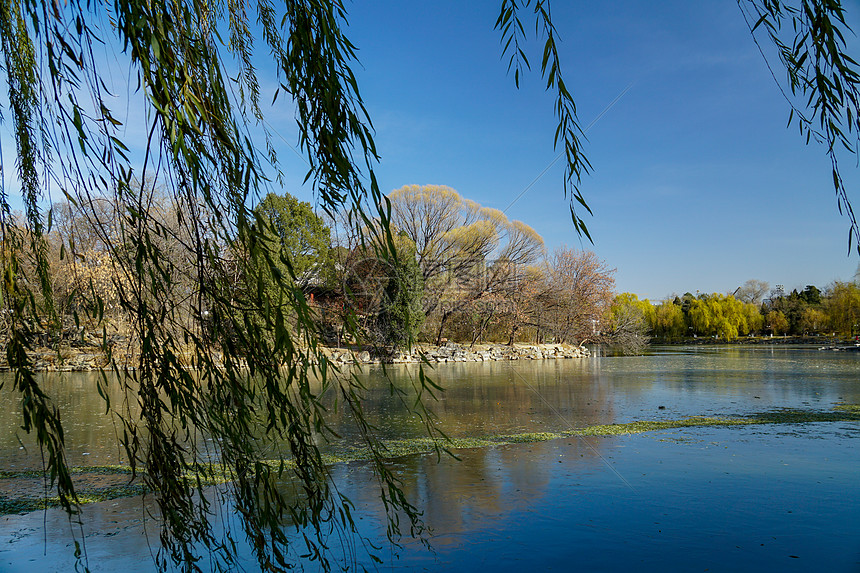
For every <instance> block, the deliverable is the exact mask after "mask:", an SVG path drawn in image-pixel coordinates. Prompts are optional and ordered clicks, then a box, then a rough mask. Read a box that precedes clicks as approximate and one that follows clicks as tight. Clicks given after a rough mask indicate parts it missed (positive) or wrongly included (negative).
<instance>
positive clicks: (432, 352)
mask: <svg viewBox="0 0 860 573" xmlns="http://www.w3.org/2000/svg"><path fill="white" fill-rule="evenodd" d="M323 352H324V353H325V354H326V356H327V357H328V358H329V360H331V361H332V362H333V363H334V364H336V365H350V364H415V363H418V362H421V360H422V354H423V358H424V360H426V361H428V362H431V363H443V362H492V361H503V360H550V359H563V358H585V357H587V356H590V354H591V353H590V352H589V350H588V349H587V348H585V347H581V346H573V345H569V344H514V345H513V346H508V345H506V344H476V345H474V346H471V347H470V346H467V345H460V344H457V343H454V342H448V343H446V344H443V345H442V346H429V345H419V346H417V347H416V348H414V349H413V350H412V351H411V352H393V353H392V352H391V351H390V350H387V349H367V348H323ZM30 357H31V358H32V359H33V367H34V370H36V371H40V372H91V371H96V370H102V369H104V368H107V367H109V365H108V360H107V357H106V356H105V354H104V352H102V351H101V349H100V348H98V347H96V346H83V347H74V348H63V349H61V350H60V351H59V352H58V351H57V350H55V349H50V348H46V347H43V348H37V349H35V350H34V351H32V352H31V353H30ZM115 358H117V356H116V353H115ZM122 358H130V359H131V360H129V361H128V362H129V363H130V364H133V363H134V361H133V353H128V354H126V355H124V356H123V357H122ZM118 362H119V363H120V364H121V363H122V362H123V360H122V359H120V360H118ZM0 371H6V372H8V371H9V365H8V363H7V362H6V357H5V353H4V355H2V358H0Z"/></svg>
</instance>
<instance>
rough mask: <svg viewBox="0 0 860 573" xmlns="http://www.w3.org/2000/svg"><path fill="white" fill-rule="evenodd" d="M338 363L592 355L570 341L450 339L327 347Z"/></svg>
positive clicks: (551, 357)
mask: <svg viewBox="0 0 860 573" xmlns="http://www.w3.org/2000/svg"><path fill="white" fill-rule="evenodd" d="M326 353H327V354H328V357H329V359H330V360H331V361H332V362H334V363H335V364H381V363H386V364H411V363H417V362H420V361H421V359H422V358H421V355H422V353H423V356H424V359H426V360H427V361H428V362H491V361H499V360H546V359H559V358H584V357H586V356H589V355H590V352H589V350H588V349H587V348H585V347H582V346H571V345H569V344H515V345H513V346H508V345H502V344H476V345H475V346H472V347H469V346H463V345H460V344H456V343H454V342H448V343H446V344H444V345H442V346H420V347H418V348H416V349H415V350H414V351H413V352H408V353H407V352H398V353H395V354H388V355H380V353H374V352H372V351H370V350H362V351H355V350H351V349H346V350H339V349H334V348H330V349H327V351H326Z"/></svg>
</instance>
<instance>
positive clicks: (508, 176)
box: [350, 0, 860, 298]
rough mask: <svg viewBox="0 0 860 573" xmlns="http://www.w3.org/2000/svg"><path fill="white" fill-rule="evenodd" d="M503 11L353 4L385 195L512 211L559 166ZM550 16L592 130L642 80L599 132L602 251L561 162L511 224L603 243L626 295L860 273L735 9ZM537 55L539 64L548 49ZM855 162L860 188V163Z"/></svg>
mask: <svg viewBox="0 0 860 573" xmlns="http://www.w3.org/2000/svg"><path fill="white" fill-rule="evenodd" d="M498 5H499V2H498V1H494V0H490V1H479V2H456V1H450V2H448V1H442V2H433V3H412V2H387V1H386V2H382V1H380V2H371V3H355V4H354V5H352V6H351V13H350V34H351V39H352V40H353V41H354V43H355V44H356V45H357V46H358V47H359V49H360V51H359V59H360V62H361V67H360V68H359V81H360V84H361V89H362V93H363V96H364V99H365V102H366V104H367V107H368V109H369V111H370V114H371V116H372V118H373V121H374V125H375V127H376V130H377V136H376V138H377V139H376V140H377V144H378V145H379V148H380V153H381V155H382V160H381V163H380V166H379V170H378V176H379V178H380V183H381V185H382V188H383V190H386V191H387V190H391V189H395V188H398V187H400V186H402V185H405V184H412V183H415V184H444V185H448V186H450V187H453V188H455V189H457V190H458V191H459V192H460V193H461V194H462V195H464V196H466V197H469V198H471V199H474V200H476V201H478V202H480V203H481V204H484V205H489V206H492V207H496V208H500V209H505V208H506V207H507V206H508V205H509V204H510V203H511V201H512V200H513V199H514V198H515V197H516V196H517V195H519V194H520V193H521V192H522V190H523V189H524V188H525V187H527V186H528V185H529V183H530V182H531V181H532V180H533V179H534V178H535V177H537V176H538V175H539V174H540V173H541V172H542V171H543V170H544V169H545V168H546V167H547V165H549V164H550V163H551V162H552V160H553V159H554V158H555V156H556V153H555V152H554V151H553V148H552V136H553V133H554V129H555V118H554V116H553V107H552V106H553V98H552V96H551V94H548V93H546V92H545V91H544V90H543V81H542V80H541V78H540V77H539V73H538V70H537V69H535V70H533V71H532V73H530V74H528V75H527V76H526V77H525V78H524V79H523V81H522V82H521V89H520V90H516V89H515V87H514V85H513V78H512V77H510V76H508V75H507V74H506V62H505V61H503V60H502V59H501V57H500V54H501V45H500V42H499V35H498V33H497V32H495V31H494V30H493V24H494V22H495V18H496V16H497V11H498ZM858 12H860V11H855V13H854V14H851V15H849V18H850V20H849V21H850V22H851V23H854V24H855V26H854V27H855V28H860V26H857V25H856V24H857V23H858ZM553 15H554V18H555V23H556V26H557V28H558V31H559V36H560V40H561V45H560V47H561V58H562V65H563V71H564V74H565V78H566V81H567V83H568V86H569V88H570V89H571V91H572V92H573V94H574V97H575V98H576V100H577V104H578V111H579V117H580V120H581V122H582V124H583V125H588V124H589V123H590V122H591V121H592V120H593V119H594V118H595V117H597V116H598V115H599V114H600V113H601V111H602V110H603V109H604V108H605V107H606V106H607V105H608V104H609V103H610V102H612V100H613V99H615V98H616V97H617V96H618V95H619V94H620V93H622V92H623V91H624V90H625V88H627V87H628V86H630V85H631V84H632V86H631V87H630V89H629V91H627V93H626V94H625V95H624V96H623V97H622V98H621V99H620V100H619V101H618V102H617V103H616V104H615V105H614V106H613V107H612V108H611V109H610V110H609V111H608V112H607V113H606V114H605V115H604V116H603V117H602V118H601V119H600V120H599V121H598V122H597V123H596V124H595V125H594V126H593V127H592V128H591V130H589V132H588V134H587V138H588V141H587V143H586V147H585V151H586V154H587V156H588V158H589V159H590V161H591V163H592V165H593V167H594V169H593V172H592V173H591V174H590V175H588V176H586V177H585V178H584V180H583V183H582V189H583V193H584V195H585V197H586V199H587V200H588V201H589V204H590V206H591V207H592V209H593V210H594V217H590V218H589V221H588V223H589V228H590V230H591V233H592V236H593V238H594V245H593V246H592V245H588V243H587V242H582V241H580V239H579V238H578V237H577V235H576V234H575V232H574V230H573V227H572V225H571V222H570V218H569V212H568V209H567V200H566V199H565V197H564V195H563V189H562V174H563V166H562V164H561V162H559V163H557V164H556V165H555V166H554V167H553V168H552V169H550V170H549V172H547V173H546V174H545V175H544V176H543V177H542V178H541V179H540V180H539V181H538V182H537V183H536V184H535V185H534V186H533V187H532V188H531V189H530V190H529V191H528V192H527V193H526V194H525V195H524V196H523V197H522V198H521V199H520V200H519V201H517V202H516V203H515V204H514V205H513V206H512V207H511V208H510V209H509V211H508V215H509V216H510V217H511V218H515V219H520V220H522V221H524V222H526V223H528V224H530V225H531V226H533V227H534V228H535V229H536V230H537V231H538V232H539V233H540V234H541V235H542V236H543V237H544V239H545V240H546V243H547V246H548V247H549V248H554V247H555V246H558V245H561V244H567V245H570V246H577V247H578V246H580V245H582V246H583V247H585V248H590V249H593V250H594V251H595V252H596V253H597V254H598V255H599V256H600V257H601V258H603V259H604V260H606V261H607V263H608V264H609V265H611V266H613V267H616V268H617V276H616V278H617V286H618V288H619V290H620V291H631V292H635V293H638V294H640V295H641V296H647V297H650V298H662V297H664V296H666V295H667V294H669V293H672V292H678V293H683V292H685V291H692V292H696V290H700V291H707V292H713V291H715V292H726V291H732V290H734V289H735V288H736V287H737V286H739V285H740V284H742V283H743V282H744V281H746V280H747V279H751V278H756V279H760V280H766V281H768V282H770V283H771V284H772V285H775V284H784V285H785V286H786V287H787V288H788V289H791V288H794V287H799V288H802V287H803V286H804V285H806V284H816V285H820V286H823V285H825V284H827V283H829V282H831V281H832V280H834V279H848V280H850V279H851V278H853V275H854V272H855V270H856V268H857V263H858V259H857V255H856V254H852V255H851V256H848V254H847V232H848V227H847V222H846V221H845V220H844V219H842V218H841V217H840V216H839V213H838V211H837V208H836V201H835V195H834V192H833V189H832V184H831V180H830V170H829V164H828V161H827V159H826V157H825V156H824V151H823V150H822V149H821V148H818V147H814V146H812V147H806V146H805V145H804V141H803V140H802V139H801V138H800V137H799V135H798V133H797V130H796V128H794V127H792V128H790V129H787V128H786V123H787V119H788V109H787V104H786V103H785V101H784V100H782V99H781V95H780V93H779V90H778V88H777V86H776V84H775V82H774V81H773V79H772V78H771V77H770V74H769V72H768V69H767V67H766V65H765V63H764V60H763V58H762V56H761V55H760V54H759V52H758V50H757V48H756V46H755V44H754V43H753V42H752V40H751V39H750V35H749V31H748V29H747V28H746V25H745V23H744V21H743V18H742V16H741V13H740V10H739V9H738V7H737V4H736V3H735V2H731V1H725V2H704V3H703V2H640V1H622V2H613V3H600V2H598V3H588V4H586V3H578V2H577V3H571V2H556V3H555V4H554V14H553ZM855 45H857V44H856V43H855ZM530 48H531V51H530V54H531V55H532V62H533V64H534V65H535V66H536V65H537V64H538V63H539V61H540V49H541V48H542V43H539V42H537V41H535V42H534V43H533V44H532V45H531V46H530ZM774 63H777V64H778V62H776V61H775V60H774ZM777 77H780V78H781V76H780V75H778V76H777ZM844 169H845V171H846V172H847V173H848V174H850V179H849V181H851V182H853V183H854V184H855V188H856V183H857V181H858V178H857V174H856V170H857V169H856V164H855V160H854V158H851V157H849V158H847V159H846V160H845V166H844ZM853 196H855V197H856V196H857V195H856V193H855V194H854V195H853ZM855 201H860V199H855ZM858 207H860V206H858Z"/></svg>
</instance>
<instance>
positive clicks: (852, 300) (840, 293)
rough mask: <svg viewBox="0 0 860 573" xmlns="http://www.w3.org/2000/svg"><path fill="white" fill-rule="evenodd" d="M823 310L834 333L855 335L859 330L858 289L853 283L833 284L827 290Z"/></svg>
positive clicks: (838, 282)
mask: <svg viewBox="0 0 860 573" xmlns="http://www.w3.org/2000/svg"><path fill="white" fill-rule="evenodd" d="M825 309H826V311H827V314H828V316H829V317H830V328H831V329H833V331H834V332H836V333H839V334H843V335H847V334H856V333H857V332H858V329H860V287H858V286H857V285H856V284H855V283H849V282H840V281H837V282H834V283H833V284H832V285H830V287H828V289H827V294H826V297H825Z"/></svg>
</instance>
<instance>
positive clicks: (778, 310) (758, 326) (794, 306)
mask: <svg viewBox="0 0 860 573" xmlns="http://www.w3.org/2000/svg"><path fill="white" fill-rule="evenodd" d="M615 305H616V307H624V308H632V309H635V310H636V312H637V313H638V314H639V315H640V316H641V320H642V323H643V325H644V327H645V328H646V329H647V332H648V334H649V335H650V336H652V337H654V338H656V339H658V340H661V341H668V342H678V341H681V340H685V339H688V338H693V337H700V336H704V337H715V338H719V339H722V340H726V341H730V340H734V339H737V338H739V337H743V336H783V335H788V336H818V335H825V334H827V335H834V336H843V337H844V336H857V335H858V334H860V285H858V284H857V282H842V281H836V282H834V283H832V284H830V285H829V286H827V287H826V288H824V289H819V288H818V287H816V286H814V285H807V286H806V288H804V289H803V290H802V291H798V290H796V289H795V290H793V291H791V292H790V293H788V294H786V293H785V292H783V290H782V289H781V288H776V289H770V287H769V285H768V284H767V283H764V282H762V281H757V280H751V281H747V282H746V283H745V284H744V285H743V286H741V287H739V288H738V289H737V290H735V292H734V293H732V294H719V293H712V294H704V293H702V294H699V295H693V294H692V293H689V292H688V293H685V294H684V295H682V296H674V297H671V298H669V299H667V300H665V301H663V302H661V303H659V304H652V303H651V302H650V301H648V300H639V299H638V298H637V297H636V295H633V294H629V293H625V294H622V295H619V296H618V297H617V298H616V301H615Z"/></svg>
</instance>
